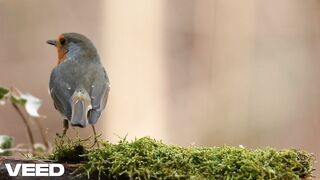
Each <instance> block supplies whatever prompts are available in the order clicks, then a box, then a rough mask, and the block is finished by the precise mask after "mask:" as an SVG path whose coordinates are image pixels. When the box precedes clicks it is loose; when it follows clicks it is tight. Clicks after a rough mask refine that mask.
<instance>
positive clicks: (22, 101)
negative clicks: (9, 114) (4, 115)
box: [10, 96, 27, 106]
mask: <svg viewBox="0 0 320 180" xmlns="http://www.w3.org/2000/svg"><path fill="white" fill-rule="evenodd" d="M10 100H11V103H12V104H15V105H21V106H24V105H26V103H27V100H26V99H23V98H21V97H18V96H11V98H10Z"/></svg>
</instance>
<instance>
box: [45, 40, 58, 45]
mask: <svg viewBox="0 0 320 180" xmlns="http://www.w3.org/2000/svg"><path fill="white" fill-rule="evenodd" d="M47 43H48V44H51V45H54V46H56V45H57V41H56V40H48V41H47Z"/></svg>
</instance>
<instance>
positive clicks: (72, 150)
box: [49, 135, 88, 163]
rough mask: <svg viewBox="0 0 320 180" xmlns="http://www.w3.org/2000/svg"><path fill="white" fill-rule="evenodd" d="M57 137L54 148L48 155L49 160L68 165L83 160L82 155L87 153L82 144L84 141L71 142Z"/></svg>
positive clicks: (66, 138) (68, 139) (77, 139)
mask: <svg viewBox="0 0 320 180" xmlns="http://www.w3.org/2000/svg"><path fill="white" fill-rule="evenodd" d="M57 136H58V137H57V138H56V139H55V147H54V149H53V151H52V153H51V154H50V155H49V159H51V160H55V161H59V162H68V163H78V162H81V161H84V160H85V158H84V157H83V156H82V155H84V154H86V153H88V150H87V149H86V148H85V146H84V144H83V142H85V141H86V140H81V139H80V138H76V139H75V140H71V139H70V138H68V137H62V136H59V135H57Z"/></svg>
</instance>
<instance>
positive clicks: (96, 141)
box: [91, 125, 99, 148]
mask: <svg viewBox="0 0 320 180" xmlns="http://www.w3.org/2000/svg"><path fill="white" fill-rule="evenodd" d="M91 126H92V130H93V134H94V143H93V145H92V146H91V147H93V146H94V145H96V144H97V147H98V148H99V142H98V138H97V133H96V129H95V127H94V125H91Z"/></svg>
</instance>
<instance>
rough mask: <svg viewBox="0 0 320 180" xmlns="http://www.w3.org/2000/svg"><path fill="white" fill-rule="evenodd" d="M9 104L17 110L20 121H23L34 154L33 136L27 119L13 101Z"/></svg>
mask: <svg viewBox="0 0 320 180" xmlns="http://www.w3.org/2000/svg"><path fill="white" fill-rule="evenodd" d="M11 104H12V106H13V107H14V109H15V110H16V111H17V112H18V114H19V115H20V117H21V119H22V121H23V122H24V125H25V126H26V128H27V133H28V136H29V139H30V143H31V149H32V154H34V151H35V149H34V138H33V135H32V131H31V128H30V125H29V123H28V120H27V118H26V117H25V116H24V115H23V113H22V112H21V110H20V108H19V107H18V106H17V105H15V104H13V103H11Z"/></svg>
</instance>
